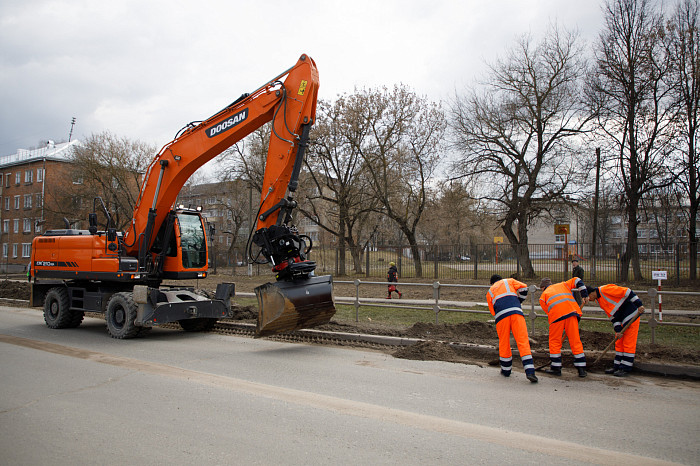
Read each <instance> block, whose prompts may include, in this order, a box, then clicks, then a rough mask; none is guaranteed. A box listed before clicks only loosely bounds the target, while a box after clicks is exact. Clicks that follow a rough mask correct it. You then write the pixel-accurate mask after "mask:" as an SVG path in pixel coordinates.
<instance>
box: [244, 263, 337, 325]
mask: <svg viewBox="0 0 700 466" xmlns="http://www.w3.org/2000/svg"><path fill="white" fill-rule="evenodd" d="M255 295H256V296H257V297H258V306H259V308H260V309H259V311H258V326H257V328H256V332H255V333H256V336H258V337H263V336H266V335H274V334H276V333H283V332H290V331H292V330H299V329H302V328H311V327H316V326H317V325H322V324H326V323H328V322H329V321H330V320H331V317H333V315H334V314H335V305H334V303H333V279H332V277H331V276H330V275H324V276H321V277H310V278H305V279H296V280H292V281H279V282H275V283H265V284H264V285H260V286H259V287H257V288H256V289H255Z"/></svg>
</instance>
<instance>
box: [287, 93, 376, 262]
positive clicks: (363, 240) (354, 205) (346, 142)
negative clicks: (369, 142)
mask: <svg viewBox="0 0 700 466" xmlns="http://www.w3.org/2000/svg"><path fill="white" fill-rule="evenodd" d="M368 128H369V127H368V125H367V121H366V119H365V118H364V109H363V100H362V99H361V98H360V96H357V95H345V96H341V97H339V98H338V99H337V100H336V101H335V102H334V103H332V104H331V103H328V102H325V101H320V102H319V103H318V109H317V121H316V124H315V125H314V128H313V130H312V133H311V139H310V141H309V153H308V156H307V158H306V162H307V168H308V173H307V176H306V178H307V180H308V181H309V182H310V186H306V189H304V192H305V193H306V196H305V199H304V201H305V202H301V203H300V207H301V211H302V213H303V214H304V215H306V216H307V217H309V218H311V219H313V220H314V221H315V222H316V223H317V224H318V225H319V226H320V227H321V228H323V229H324V230H325V231H327V232H329V233H330V234H332V235H333V236H335V237H337V238H338V240H339V242H338V244H339V248H338V250H339V264H338V265H339V267H338V271H339V273H340V274H341V275H344V274H345V245H346V244H347V245H348V246H349V247H350V253H351V255H352V258H353V266H354V269H355V272H356V273H361V272H362V260H361V255H362V251H363V250H364V249H365V248H366V246H367V243H368V241H369V239H370V238H371V234H372V232H373V231H374V229H375V228H376V223H374V222H371V221H370V219H371V218H372V215H373V211H374V210H375V205H376V200H375V199H374V198H373V197H372V196H371V192H370V190H369V186H368V179H367V176H366V170H365V165H364V161H363V159H362V157H361V156H360V153H359V150H358V148H359V147H360V146H361V144H362V141H363V139H364V138H366V137H367V132H368ZM309 188H311V189H309Z"/></svg>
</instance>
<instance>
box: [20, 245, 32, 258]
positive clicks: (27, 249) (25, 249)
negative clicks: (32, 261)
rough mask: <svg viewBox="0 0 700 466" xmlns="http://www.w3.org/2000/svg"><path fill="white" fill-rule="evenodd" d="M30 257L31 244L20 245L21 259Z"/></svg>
mask: <svg viewBox="0 0 700 466" xmlns="http://www.w3.org/2000/svg"><path fill="white" fill-rule="evenodd" d="M31 255H32V243H22V257H29V256H31Z"/></svg>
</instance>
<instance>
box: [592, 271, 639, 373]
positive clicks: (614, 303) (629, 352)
mask: <svg viewBox="0 0 700 466" xmlns="http://www.w3.org/2000/svg"><path fill="white" fill-rule="evenodd" d="M588 298H589V299H590V300H591V301H598V305H599V306H600V307H601V309H603V310H604V311H605V314H607V316H608V318H610V320H611V321H612V324H613V329H614V330H615V338H616V340H615V360H614V361H613V367H612V369H606V370H605V373H606V374H613V375H614V376H616V377H627V376H628V375H629V373H630V372H632V366H633V365H634V356H635V353H636V351H637V334H638V333H639V319H637V316H638V315H640V314H641V313H643V312H644V306H643V305H642V300H641V299H639V296H637V295H636V294H635V293H634V291H632V290H630V289H629V288H625V287H623V286H617V285H603V286H601V287H598V288H590V287H589V288H588ZM630 321H631V323H630ZM628 323H629V325H627V324H628ZM625 325H627V328H626V329H624V332H623V331H622V330H623V327H624V326H625Z"/></svg>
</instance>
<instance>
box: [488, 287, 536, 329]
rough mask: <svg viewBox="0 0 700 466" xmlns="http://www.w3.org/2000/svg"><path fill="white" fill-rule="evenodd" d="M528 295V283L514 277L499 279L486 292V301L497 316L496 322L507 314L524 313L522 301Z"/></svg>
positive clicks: (492, 313) (492, 312)
mask: <svg viewBox="0 0 700 466" xmlns="http://www.w3.org/2000/svg"><path fill="white" fill-rule="evenodd" d="M526 297H527V285H526V284H525V283H522V282H519V281H517V280H515V279H513V278H505V279H503V280H499V281H497V282H496V283H494V284H493V285H491V288H489V291H488V293H486V302H487V303H488V305H489V311H491V315H493V316H495V317H496V323H498V321H499V320H501V319H503V318H504V317H506V316H509V315H513V314H520V315H524V314H523V310H522V308H521V307H520V303H522V302H523V301H525V298H526Z"/></svg>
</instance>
